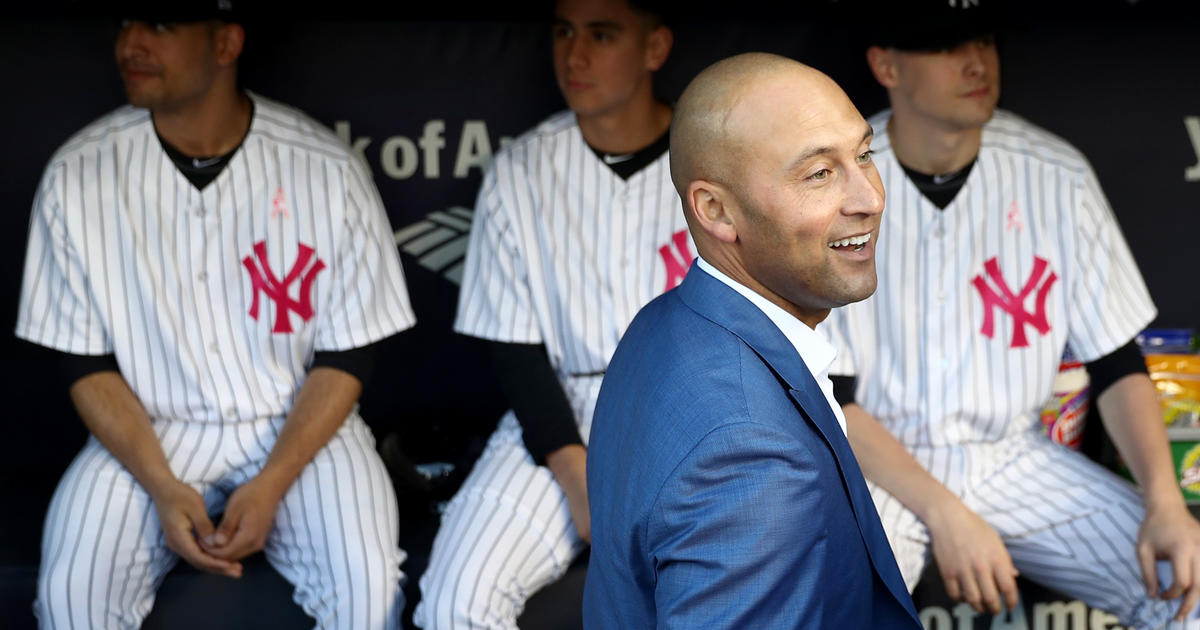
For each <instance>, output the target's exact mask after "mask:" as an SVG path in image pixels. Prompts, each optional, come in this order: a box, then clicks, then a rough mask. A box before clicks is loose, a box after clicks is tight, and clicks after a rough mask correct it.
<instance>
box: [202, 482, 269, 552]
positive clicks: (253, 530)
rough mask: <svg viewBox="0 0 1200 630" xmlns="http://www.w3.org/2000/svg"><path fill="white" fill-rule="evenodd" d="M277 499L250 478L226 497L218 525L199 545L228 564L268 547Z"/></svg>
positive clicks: (267, 489)
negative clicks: (228, 561)
mask: <svg viewBox="0 0 1200 630" xmlns="http://www.w3.org/2000/svg"><path fill="white" fill-rule="evenodd" d="M279 500H280V497H279V496H278V495H277V494H275V493H274V492H272V491H271V490H270V489H269V488H267V487H266V485H265V484H262V483H259V482H258V480H257V479H251V480H250V481H248V482H246V483H245V484H243V485H242V486H240V487H239V488H238V489H237V490H234V491H233V494H231V495H229V501H228V502H227V503H226V504H225V515H224V516H223V517H221V523H220V524H219V525H218V526H217V528H216V529H215V530H214V531H212V532H211V534H210V535H208V536H202V537H201V538H200V545H201V546H202V547H203V548H204V550H205V551H206V552H208V553H209V554H210V555H212V556H214V557H216V558H221V559H224V560H230V561H235V560H241V559H242V558H245V557H246V556H248V555H250V554H252V553H254V552H256V551H259V550H260V549H262V548H263V546H264V545H266V544H267V535H268V534H270V533H271V526H272V525H273V524H274V522H275V510H276V509H277V508H278V506H279Z"/></svg>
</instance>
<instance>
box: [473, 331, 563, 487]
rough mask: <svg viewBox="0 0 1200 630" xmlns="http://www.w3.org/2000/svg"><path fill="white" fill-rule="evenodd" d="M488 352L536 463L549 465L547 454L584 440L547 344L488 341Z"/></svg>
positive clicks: (526, 446) (527, 448)
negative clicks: (548, 353) (552, 363)
mask: <svg viewBox="0 0 1200 630" xmlns="http://www.w3.org/2000/svg"><path fill="white" fill-rule="evenodd" d="M487 345H488V354H489V355H490V356H491V360H492V369H493V371H494V372H495V373H496V380H497V381H498V382H499V383H500V391H502V392H503V393H504V396H505V398H507V399H508V404H509V405H510V406H511V407H512V410H513V413H514V414H516V416H517V422H519V423H520V424H521V433H522V435H523V436H524V437H523V439H524V441H525V450H527V451H529V455H530V456H532V457H533V461H534V463H536V464H537V465H539V466H545V465H546V456H547V455H549V454H550V453H553V452H554V451H556V450H558V449H560V448H562V447H564V446H569V445H571V444H579V445H582V444H583V439H582V438H581V437H580V435H579V428H578V427H577V426H576V425H575V414H574V412H572V411H571V403H570V402H569V401H568V400H567V393H566V392H565V391H563V387H562V384H561V383H559V382H558V376H557V375H556V374H555V373H554V367H553V366H551V365H550V357H549V355H547V354H546V346H544V345H542V344H540V343H535V344H530V343H503V342H499V341H489V342H487Z"/></svg>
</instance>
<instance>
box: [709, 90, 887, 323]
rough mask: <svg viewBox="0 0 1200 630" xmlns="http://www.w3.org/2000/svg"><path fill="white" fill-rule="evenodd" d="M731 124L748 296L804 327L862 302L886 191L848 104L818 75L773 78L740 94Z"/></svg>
mask: <svg viewBox="0 0 1200 630" xmlns="http://www.w3.org/2000/svg"><path fill="white" fill-rule="evenodd" d="M814 75H815V76H814ZM728 125H729V128H728V135H727V137H728V138H730V139H731V141H733V142H735V143H736V146H735V147H734V148H733V151H732V155H731V157H732V158H733V159H736V163H735V172H736V180H735V182H733V186H732V188H733V192H734V195H735V197H736V199H737V204H736V206H737V207H736V208H735V209H734V210H733V214H734V221H735V227H736V231H737V244H736V252H737V254H736V256H737V258H738V260H739V262H740V264H741V266H742V268H743V269H744V271H745V273H746V275H748V276H749V277H750V278H751V279H752V280H753V282H755V283H757V284H759V285H760V286H759V287H754V286H751V288H753V289H755V290H757V291H758V292H759V293H762V294H763V295H764V296H766V297H768V298H769V299H772V301H774V302H776V303H779V304H780V306H783V307H784V308H785V310H788V311H789V312H792V313H793V314H794V315H797V316H798V317H799V318H800V319H801V320H803V321H805V322H806V323H809V325H810V326H811V325H815V322H819V321H821V320H822V319H824V317H825V316H826V315H827V314H828V309H830V308H833V307H837V306H842V305H845V304H848V303H850V302H856V301H859V300H862V299H865V298H867V297H869V296H870V295H871V294H872V293H873V292H874V291H875V284H876V277H875V241H876V238H877V237H878V234H879V223H880V218H881V214H882V212H883V198H884V191H883V183H882V182H881V181H880V179H879V173H878V171H876V170H875V164H874V162H873V161H872V160H871V151H870V144H871V128H870V126H869V125H868V124H867V122H866V121H865V120H864V119H863V117H862V116H861V115H860V114H859V113H858V110H857V109H855V107H854V105H853V104H852V103H851V102H850V99H849V98H847V97H846V95H845V94H844V93H843V92H842V90H841V89H840V88H839V87H838V86H837V85H836V84H835V83H833V81H832V80H830V79H828V78H827V77H824V76H823V75H819V74H816V73H811V74H810V73H799V72H797V73H791V72H788V73H783V74H781V75H778V76H774V75H773V76H770V77H765V78H761V79H759V80H757V81H756V82H755V85H753V86H750V87H748V88H747V91H746V92H745V93H744V94H743V95H742V97H741V98H740V99H739V100H738V102H737V104H736V105H735V106H734V108H733V110H732V112H731V114H730V117H729V120H728ZM780 300H782V302H783V303H781V301H780ZM789 306H790V308H789ZM814 320H815V321H814Z"/></svg>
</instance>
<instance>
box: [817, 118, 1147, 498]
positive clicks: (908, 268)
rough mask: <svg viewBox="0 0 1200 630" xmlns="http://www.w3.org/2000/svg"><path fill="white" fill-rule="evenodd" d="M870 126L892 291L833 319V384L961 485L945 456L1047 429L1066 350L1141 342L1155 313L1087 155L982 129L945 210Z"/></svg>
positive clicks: (883, 280)
mask: <svg viewBox="0 0 1200 630" xmlns="http://www.w3.org/2000/svg"><path fill="white" fill-rule="evenodd" d="M889 116H890V112H888V111H885V112H882V113H880V114H878V115H877V116H875V117H874V118H872V120H871V124H872V126H873V127H874V129H875V140H874V141H873V143H872V144H873V146H874V149H875V163H876V166H877V167H878V169H879V174H880V176H881V177H882V179H883V183H884V187H885V189H886V191H887V201H886V206H885V211H884V215H883V224H882V226H881V228H880V232H879V234H880V236H879V241H878V244H877V250H876V267H877V270H878V274H879V287H878V289H877V290H876V292H875V294H874V295H873V296H872V297H870V298H868V299H867V300H864V301H863V302H860V303H856V304H851V305H848V306H846V307H843V308H840V309H834V311H833V312H832V313H831V314H830V317H829V319H828V320H827V321H826V322H825V323H824V324H823V325H822V328H823V329H824V330H826V331H827V332H828V334H829V335H830V336H831V338H832V339H833V341H834V345H836V346H838V347H839V348H840V349H841V350H842V351H841V352H839V353H838V359H837V360H836V361H835V364H834V367H833V368H831V373H833V374H845V375H854V376H857V379H858V388H857V391H856V402H858V403H859V404H860V405H862V407H863V408H864V409H866V410H867V411H868V412H869V413H871V414H873V415H874V416H876V417H877V418H878V419H879V421H880V422H881V423H882V424H883V425H884V426H885V427H887V428H888V429H889V430H890V431H891V432H892V434H893V435H895V436H896V437H897V438H898V439H899V441H900V442H901V443H903V444H904V445H905V446H907V447H908V448H909V449H910V450H912V451H913V454H914V455H915V456H916V457H917V459H918V461H920V462H921V463H922V464H923V465H925V466H926V468H928V469H929V470H930V472H932V473H933V474H934V476H935V477H938V478H939V479H941V480H942V481H943V482H946V481H947V480H948V479H949V480H950V481H951V483H950V484H949V485H951V488H952V489H957V488H956V487H955V486H956V485H957V483H958V482H957V478H958V475H959V473H962V472H963V470H962V469H961V465H962V462H959V463H957V464H955V463H952V462H951V461H950V460H951V459H953V458H945V457H935V456H934V453H935V452H937V451H939V450H940V449H941V447H947V446H954V445H962V444H970V443H991V442H996V441H998V440H1001V439H1003V438H1006V437H1010V436H1013V435H1016V434H1019V433H1023V432H1027V431H1031V430H1035V428H1036V427H1037V424H1038V411H1039V409H1040V408H1041V405H1042V404H1043V403H1044V402H1045V401H1046V400H1047V399H1048V398H1049V396H1050V394H1051V388H1052V385H1053V382H1054V376H1055V373H1056V371H1057V368H1058V365H1059V360H1060V358H1061V357H1062V354H1063V349H1064V347H1065V345H1066V344H1068V343H1069V344H1070V346H1071V348H1072V349H1073V351H1074V352H1075V354H1076V355H1077V356H1078V357H1079V358H1080V359H1081V360H1083V361H1092V360H1094V359H1097V358H1099V357H1101V356H1103V355H1105V354H1108V353H1109V352H1112V351H1113V350H1115V349H1117V348H1118V347H1120V346H1122V345H1123V344H1125V343H1126V342H1128V341H1129V340H1130V339H1132V338H1133V337H1134V335H1136V334H1137V333H1138V332H1139V331H1140V330H1142V328H1144V327H1145V326H1146V324H1148V323H1149V322H1150V320H1151V319H1153V318H1154V316H1155V314H1156V311H1155V308H1154V305H1153V304H1152V302H1151V300H1150V296H1149V293H1148V292H1147V290H1146V286H1145V284H1144V282H1143V281H1142V278H1141V275H1140V273H1139V272H1138V269H1137V265H1136V264H1135V262H1134V260H1133V257H1132V255H1131V254H1130V251H1129V248H1128V246H1127V245H1126V243H1125V240H1124V237H1123V236H1122V235H1121V231H1120V229H1119V227H1118V225H1117V223H1116V220H1115V218H1114V216H1113V213H1112V210H1111V208H1110V207H1109V205H1108V201H1107V200H1106V199H1105V197H1104V194H1103V192H1102V191H1101V189H1100V185H1099V183H1098V182H1097V180H1096V177H1095V175H1094V173H1093V172H1092V169H1091V167H1090V165H1089V164H1088V162H1087V160H1086V159H1085V158H1084V157H1083V156H1082V155H1081V154H1080V153H1079V152H1078V151H1077V150H1076V149H1074V148H1073V147H1071V146H1070V145H1069V144H1067V143H1066V142H1065V141H1063V140H1061V139H1060V138H1058V137H1056V136H1054V135H1052V134H1050V133H1048V132H1046V131H1044V130H1042V129H1040V128H1038V127H1036V126H1034V125H1032V124H1030V123H1028V122H1026V121H1025V120H1023V119H1021V118H1019V117H1017V116H1015V115H1013V114H1011V113H1008V112H1004V111H997V112H996V113H995V116H994V117H993V118H992V120H991V121H989V122H988V123H987V124H986V125H985V126H984V127H983V135H982V146H981V147H980V150H979V156H978V159H977V161H976V163H975V166H974V168H973V169H972V172H971V173H970V174H969V175H968V177H967V179H966V181H965V183H964V184H963V187H962V189H961V190H960V191H959V193H958V194H957V196H956V197H955V198H954V200H953V201H951V203H950V204H949V205H948V206H947V207H946V208H945V210H939V209H938V208H937V207H936V206H934V205H933V204H932V203H931V202H930V201H929V200H928V199H926V198H925V197H923V196H922V194H921V193H920V191H919V190H918V189H917V188H916V187H915V186H914V185H913V183H912V182H911V181H910V180H909V179H908V177H907V176H906V175H905V173H904V170H903V168H902V167H901V166H900V164H899V163H898V162H897V160H896V156H895V154H894V153H893V152H892V150H891V143H890V140H889V138H888V136H887V122H888V118H889Z"/></svg>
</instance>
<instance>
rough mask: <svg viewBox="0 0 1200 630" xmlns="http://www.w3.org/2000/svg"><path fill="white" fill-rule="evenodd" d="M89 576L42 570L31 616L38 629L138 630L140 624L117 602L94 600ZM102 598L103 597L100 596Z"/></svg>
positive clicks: (64, 570)
mask: <svg viewBox="0 0 1200 630" xmlns="http://www.w3.org/2000/svg"><path fill="white" fill-rule="evenodd" d="M90 578H91V575H90V572H88V571H85V570H75V571H72V570H71V567H70V566H66V565H64V564H58V565H50V566H43V567H42V570H41V572H40V574H39V575H38V584H37V598H36V599H35V600H34V602H33V614H34V616H35V617H36V618H37V620H38V626H39V627H40V628H69V627H76V628H79V627H85V628H137V627H138V626H139V625H140V623H141V620H140V618H137V616H136V615H135V614H134V613H133V611H131V610H126V609H125V608H124V607H122V606H120V605H119V604H120V603H119V602H117V601H110V600H109V599H107V598H101V597H97V595H96V593H94V592H93V587H94V586H95V582H94V581H93V580H91V579H90ZM101 595H103V593H101Z"/></svg>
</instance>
